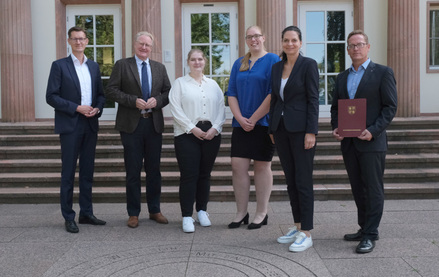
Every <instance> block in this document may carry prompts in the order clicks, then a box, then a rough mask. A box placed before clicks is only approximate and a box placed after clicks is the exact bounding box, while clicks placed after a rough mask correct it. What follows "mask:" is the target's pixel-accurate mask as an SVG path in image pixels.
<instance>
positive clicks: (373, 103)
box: [331, 30, 397, 253]
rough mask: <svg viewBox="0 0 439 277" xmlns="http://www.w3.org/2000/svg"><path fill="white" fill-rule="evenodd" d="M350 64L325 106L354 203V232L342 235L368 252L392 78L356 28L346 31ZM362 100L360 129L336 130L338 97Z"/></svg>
mask: <svg viewBox="0 0 439 277" xmlns="http://www.w3.org/2000/svg"><path fill="white" fill-rule="evenodd" d="M347 40H348V46H347V49H348V54H349V56H350V57H351V59H352V66H351V67H350V68H349V69H347V70H346V71H344V72H342V73H340V74H339V75H338V77H337V81H336V84H335V90H334V93H333V96H334V97H333V102H332V107H331V124H332V129H333V135H334V137H335V138H336V139H337V140H339V141H341V151H342V154H343V160H344V163H345V166H346V171H347V173H348V176H349V181H350V183H351V188H352V194H353V196H354V200H355V204H356V206H357V210H358V212H357V214H358V225H360V228H361V229H360V230H358V232H357V233H354V234H346V235H345V236H344V239H345V240H348V241H359V242H360V243H359V244H358V246H357V248H356V252H357V253H369V252H371V251H372V250H373V249H374V247H375V241H376V240H378V226H379V224H380V221H381V217H382V215H383V208H384V184H383V176H384V167H385V160H386V151H387V134H386V129H387V127H388V126H389V124H390V122H392V120H393V117H394V116H395V113H396V108H397V92H396V82H395V78H394V76H393V70H392V69H391V68H390V67H387V66H383V65H380V64H376V63H373V62H372V61H371V60H370V59H369V57H368V53H369V49H370V44H369V40H368V37H367V35H366V34H365V33H364V32H363V31H361V30H356V31H353V32H351V33H350V34H349V35H348V39H347ZM354 98H355V99H358V98H365V99H366V102H367V108H366V129H365V130H363V132H362V133H361V135H360V136H358V137H355V138H348V137H346V138H343V137H341V136H340V134H339V132H338V99H354Z"/></svg>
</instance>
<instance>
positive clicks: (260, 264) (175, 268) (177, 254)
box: [52, 242, 316, 277]
mask: <svg viewBox="0 0 439 277" xmlns="http://www.w3.org/2000/svg"><path fill="white" fill-rule="evenodd" d="M167 243H169V242H167ZM289 255H294V254H292V253H288V252H286V253H285V255H284V256H282V255H279V254H275V253H270V252H267V251H263V250H260V249H254V248H248V247H242V246H232V245H212V244H192V243H180V244H167V245H166V243H165V245H161V246H148V245H145V246H141V247H136V248H131V249H126V250H125V249H119V251H117V252H116V253H107V254H105V255H101V256H96V255H94V257H93V258H91V259H90V258H88V259H87V260H86V261H83V262H79V263H76V264H74V263H70V264H69V266H68V268H64V269H63V270H62V273H61V272H58V273H59V276H209V277H210V276H221V277H229V276H236V277H239V276H252V277H258V276H273V277H275V276H279V277H280V276H292V275H294V276H316V275H315V274H314V273H313V272H312V271H311V270H310V269H308V268H306V267H305V266H303V265H301V264H299V263H298V262H296V261H293V260H291V259H288V258H287V257H288V256H289ZM76 258H77V257H76ZM54 266H56V265H54ZM52 269H53V268H52ZM58 270H59V268H58ZM58 270H55V271H58ZM52 273H53V272H52ZM57 275H58V274H57Z"/></svg>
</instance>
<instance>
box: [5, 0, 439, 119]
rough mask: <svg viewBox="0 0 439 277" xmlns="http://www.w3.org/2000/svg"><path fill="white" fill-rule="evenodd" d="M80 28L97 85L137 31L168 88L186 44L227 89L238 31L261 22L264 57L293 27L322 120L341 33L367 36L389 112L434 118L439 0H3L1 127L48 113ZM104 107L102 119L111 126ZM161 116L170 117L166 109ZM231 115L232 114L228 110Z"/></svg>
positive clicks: (345, 59)
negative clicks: (55, 81)
mask: <svg viewBox="0 0 439 277" xmlns="http://www.w3.org/2000/svg"><path fill="white" fill-rule="evenodd" d="M74 25H80V26H83V27H85V28H86V30H87V32H88V37H89V45H88V48H87V51H86V55H87V57H88V58H91V59H94V60H95V61H97V62H98V63H99V65H100V67H101V73H102V79H103V82H104V85H105V83H106V81H107V80H108V78H109V76H110V74H111V70H112V67H113V64H114V63H115V61H117V60H118V59H121V58H125V57H129V56H132V55H133V37H134V35H135V34H136V33H137V32H139V31H143V30H146V31H149V32H151V33H152V34H154V36H155V46H154V48H153V54H152V57H151V58H152V59H154V60H157V61H160V62H162V63H163V64H164V65H165V66H166V68H167V71H168V74H169V77H170V79H171V82H173V80H175V79H176V78H178V77H180V76H182V75H184V74H185V73H186V72H187V68H186V61H185V60H186V55H187V53H188V51H189V49H191V48H192V47H197V48H201V49H203V51H204V52H205V53H206V55H207V56H208V59H209V65H208V68H206V72H205V73H206V75H207V76H209V77H211V78H213V79H215V80H216V81H217V82H218V84H219V85H220V86H221V88H222V89H223V90H224V91H225V90H226V89H227V83H228V75H229V72H230V69H231V66H232V65H233V62H234V60H236V59H237V58H238V57H240V56H242V55H244V54H245V52H246V45H245V40H244V36H245V30H246V28H247V27H249V26H251V25H259V26H261V27H262V29H263V30H264V34H265V36H266V44H265V45H266V48H267V50H268V51H269V52H273V53H276V54H279V53H280V52H281V31H282V30H283V28H285V27H286V26H289V25H297V26H298V27H299V28H300V29H301V30H302V33H303V47H302V53H303V54H304V55H305V56H309V57H312V58H314V59H315V60H316V61H317V62H318V65H319V71H320V117H322V118H324V117H329V107H330V105H331V93H332V86H333V84H334V81H335V78H336V76H337V74H338V73H340V72H342V71H343V70H345V69H346V68H347V67H349V66H350V64H351V63H350V58H349V56H348V55H347V51H346V36H347V34H348V33H349V32H350V31H352V30H354V29H363V30H364V31H365V32H366V33H367V34H368V35H369V42H370V44H371V50H370V53H369V54H370V58H371V59H372V60H373V61H374V62H377V63H381V64H385V65H388V66H390V67H392V68H393V70H394V71H395V77H396V80H397V87H398V100H399V103H398V104H399V107H398V113H397V116H399V117H417V116H425V115H439V104H438V103H439V101H438V100H437V98H438V94H439V89H438V88H439V1H428V0H384V1H383V0H367V1H366V0H224V1H212V0H205V1H201V0H51V1H47V0H2V1H0V53H1V55H0V66H1V73H0V74H1V81H0V82H1V84H0V85H1V86H0V87H1V90H0V95H1V98H0V102H1V106H0V115H1V121H4V122H23V121H35V120H44V119H49V118H53V117H54V112H53V109H52V108H51V107H50V106H48V105H47V104H46V101H45V92H46V86H47V79H48V76H49V71H50V66H51V64H52V62H53V61H54V60H56V59H59V58H62V57H65V56H67V55H69V54H70V50H69V49H68V47H67V30H68V29H69V28H70V27H72V26H74ZM116 105H117V104H115V103H110V102H108V103H107V105H106V109H105V110H104V113H103V116H102V118H101V119H102V120H114V119H115V113H116V108H117V106H116ZM165 116H170V113H169V111H168V110H167V109H165ZM228 117H231V113H230V112H229V113H228Z"/></svg>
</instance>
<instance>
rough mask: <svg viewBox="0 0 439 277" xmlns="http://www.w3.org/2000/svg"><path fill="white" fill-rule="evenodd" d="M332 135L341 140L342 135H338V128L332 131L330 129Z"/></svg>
mask: <svg viewBox="0 0 439 277" xmlns="http://www.w3.org/2000/svg"><path fill="white" fill-rule="evenodd" d="M332 135H333V136H334V137H335V138H336V139H337V140H338V141H342V140H343V137H342V136H340V134H339V133H338V128H335V129H334V131H332Z"/></svg>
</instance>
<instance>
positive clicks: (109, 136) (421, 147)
mask: <svg viewBox="0 0 439 277" xmlns="http://www.w3.org/2000/svg"><path fill="white" fill-rule="evenodd" d="M165 125H166V130H165V133H164V136H163V139H164V142H163V150H162V163H161V170H162V177H163V188H162V201H163V202H177V201H178V183H179V171H178V165H177V162H176V159H175V153H174V147H173V135H172V134H173V132H172V121H171V120H169V119H168V120H166V124H165ZM319 125H320V126H319V128H320V129H319V130H320V131H319V135H318V138H317V152H316V157H315V169H314V190H315V197H316V200H329V199H351V192H350V188H349V183H348V179H347V174H346V171H345V169H344V165H343V160H342V157H341V153H340V147H339V143H338V142H337V141H335V140H334V139H333V138H332V135H331V130H330V124H329V119H321V120H320V122H319ZM388 134H389V151H388V153H387V161H386V163H387V165H386V171H385V178H384V182H385V192H386V197H387V198H404V199H409V198H439V117H419V118H396V119H395V120H394V121H393V122H392V125H391V126H390V128H389V130H388ZM230 137H231V126H230V121H228V122H227V123H226V125H225V126H224V130H223V141H222V145H221V148H220V153H219V154H218V157H217V160H216V164H215V167H214V171H213V172H212V181H211V197H210V199H211V200H215V201H233V200H234V196H233V189H232V183H231V177H232V172H231V166H230V157H229V154H230ZM272 170H273V178H274V187H273V192H272V196H271V200H272V201H276V200H287V199H288V196H287V193H286V185H285V180H284V176H283V172H282V168H281V165H280V163H279V159H278V157H277V156H275V157H274V159H273V163H272ZM60 171H61V161H60V145H59V138H58V135H56V134H53V120H50V121H42V122H32V123H0V203H57V202H58V201H59V182H60ZM142 175H143V177H142V178H143V179H144V174H142ZM142 191H143V192H144V191H145V188H144V187H143V188H142ZM77 195H78V189H77V185H76V187H75V197H77ZM252 197H253V198H254V187H253V186H252ZM93 199H94V200H93V201H94V202H125V171H124V163H123V148H122V145H121V142H120V136H119V133H118V132H116V131H115V130H114V122H113V121H101V123H100V132H99V139H98V146H97V151H96V165H95V178H94V187H93Z"/></svg>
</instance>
